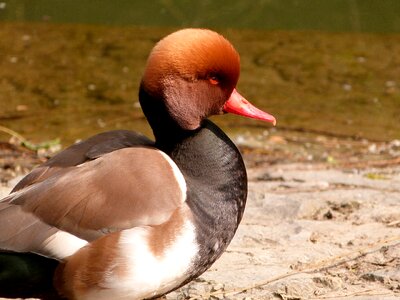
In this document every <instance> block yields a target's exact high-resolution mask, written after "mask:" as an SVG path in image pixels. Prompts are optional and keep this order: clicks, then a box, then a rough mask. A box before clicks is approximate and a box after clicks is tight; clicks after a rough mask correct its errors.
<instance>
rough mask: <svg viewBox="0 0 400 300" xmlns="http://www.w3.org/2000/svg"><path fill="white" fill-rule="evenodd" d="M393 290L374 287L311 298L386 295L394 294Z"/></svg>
mask: <svg viewBox="0 0 400 300" xmlns="http://www.w3.org/2000/svg"><path fill="white" fill-rule="evenodd" d="M392 294H393V293H391V292H376V291H375V290H373V289H368V290H363V291H358V292H354V293H349V294H344V295H333V296H318V297H313V298H310V299H335V298H348V297H355V296H385V295H392Z"/></svg>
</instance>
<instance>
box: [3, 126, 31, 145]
mask: <svg viewBox="0 0 400 300" xmlns="http://www.w3.org/2000/svg"><path fill="white" fill-rule="evenodd" d="M0 131H3V132H5V133H7V134H9V135H11V136H12V137H15V138H17V139H18V140H19V141H20V143H21V144H24V143H26V142H27V141H28V140H27V139H26V138H24V137H23V136H22V135H20V134H19V133H18V132H15V131H14V130H12V129H10V128H7V127H4V126H1V125H0Z"/></svg>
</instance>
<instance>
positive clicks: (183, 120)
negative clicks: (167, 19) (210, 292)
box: [0, 28, 276, 300]
mask: <svg viewBox="0 0 400 300" xmlns="http://www.w3.org/2000/svg"><path fill="white" fill-rule="evenodd" d="M239 74H240V58H239V54H238V52H237V51H236V50H235V48H234V47H233V46H232V44H231V43H230V42H229V41H228V40H227V39H226V38H225V37H223V36H222V35H221V34H219V33H217V32H215V31H212V30H209V29H199V28H188V29H181V30H178V31H176V32H173V33H171V34H169V35H167V36H166V37H164V38H163V39H161V40H160V41H159V42H158V43H157V44H156V45H155V46H154V48H153V49H152V51H151V52H150V55H149V57H148V60H147V65H146V67H145V70H144V74H143V77H142V80H141V82H140V88H139V102H140V105H141V108H142V110H143V113H144V115H145V117H146V118H147V121H148V123H149V125H150V127H151V129H152V131H153V135H154V140H152V139H150V138H148V137H146V136H144V135H142V134H141V133H137V132H134V131H129V130H114V131H108V132H103V133H99V134H97V135H95V136H92V137H90V138H88V139H86V140H83V141H80V142H78V143H76V144H74V145H72V146H70V147H68V148H66V149H65V150H63V151H61V152H59V153H58V154H56V155H55V156H53V157H52V158H50V159H49V160H48V161H47V162H45V163H43V164H42V165H40V166H38V167H36V168H35V169H33V171H31V173H29V174H28V175H26V176H25V177H24V178H23V179H22V180H21V181H20V182H19V183H18V184H17V185H16V186H15V187H14V189H13V190H12V191H11V193H10V194H9V195H7V196H6V197H5V198H4V199H2V200H1V202H0V249H1V251H0V266H1V265H3V268H4V262H8V265H10V264H12V262H13V261H15V260H18V263H19V264H21V265H23V266H24V268H25V269H29V270H33V271H37V272H39V271H40V270H41V269H45V272H42V274H44V275H40V276H39V277H40V278H41V279H43V278H45V280H47V282H46V284H43V285H42V286H43V287H46V288H48V287H50V286H51V287H52V288H54V290H55V291H56V294H57V295H58V296H59V297H61V298H66V299H84V300H90V299H96V300H101V299H155V298H159V297H162V296H164V295H166V294H168V293H170V292H171V291H173V290H176V289H177V288H179V287H181V286H183V285H185V284H187V283H188V282H190V281H191V280H193V279H195V278H197V277H198V276H200V275H201V274H202V273H204V272H205V271H206V270H207V269H208V268H209V267H210V266H211V265H212V264H213V263H214V262H215V261H216V260H217V259H218V258H219V257H220V256H221V254H222V253H223V252H224V250H225V249H226V248H227V246H228V245H229V243H230V241H231V240H232V238H233V236H234V234H235V232H236V230H237V228H238V225H239V223H240V221H241V219H242V216H243V212H244V209H245V205H246V199H247V175H246V168H245V164H244V162H243V158H242V156H241V154H240V152H239V150H238V148H237V147H236V146H235V144H234V143H233V142H232V141H231V140H230V139H229V137H228V136H227V135H226V134H225V133H224V132H223V131H222V130H221V129H220V128H219V127H218V126H217V125H216V124H214V123H213V122H212V121H210V120H209V119H208V118H209V117H210V116H213V115H223V114H226V113H233V114H236V115H241V116H244V117H248V118H253V119H257V120H262V121H266V122H269V123H272V124H273V125H275V123H276V119H275V118H274V117H273V116H272V115H270V114H268V113H266V112H264V111H262V110H260V109H258V108H256V107H255V106H254V105H252V104H251V103H250V102H249V101H248V100H246V98H245V97H243V96H242V95H241V94H240V93H239V92H238V91H237V89H236V86H237V83H238V80H239ZM7 259H8V260H7ZM30 262H32V264H33V265H32V266H29V268H28V267H26V266H27V265H29V263H30ZM46 268H47V269H46ZM4 270H5V269H2V270H0V296H4V295H2V294H1V293H2V290H3V289H5V286H8V287H9V288H10V289H11V288H12V287H10V284H9V283H10V282H11V280H12V279H9V278H7V276H6V275H7V274H9V273H12V272H6V271H7V270H6V271H4ZM33 271H32V272H33ZM28 274H29V272H28ZM32 277H34V276H30V278H29V279H24V280H27V281H29V280H32ZM16 278H17V279H18V278H20V277H18V276H16ZM35 278H36V277H35ZM41 279H40V280H41ZM2 280H3V283H4V282H7V284H3V285H2V284H1V281H2ZM7 280H8V281H7ZM18 280H20V279H18ZM38 282H40V281H37V282H34V283H31V285H30V287H31V288H32V289H34V288H38V285H40V284H39V283H38ZM18 284H20V285H22V284H23V283H22V280H20V282H19V283H18ZM24 284H25V283H24ZM1 286H3V288H1ZM28 286H29V284H28ZM14 294H15V293H14ZM28 294H29V291H28ZM24 296H27V291H26V290H25V292H24ZM28 296H32V295H28Z"/></svg>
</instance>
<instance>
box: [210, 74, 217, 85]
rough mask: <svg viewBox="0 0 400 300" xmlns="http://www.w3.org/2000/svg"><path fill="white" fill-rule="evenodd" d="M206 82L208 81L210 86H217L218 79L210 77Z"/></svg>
mask: <svg viewBox="0 0 400 300" xmlns="http://www.w3.org/2000/svg"><path fill="white" fill-rule="evenodd" d="M208 81H210V83H211V84H213V85H217V84H219V79H218V77H217V76H211V77H209V78H208Z"/></svg>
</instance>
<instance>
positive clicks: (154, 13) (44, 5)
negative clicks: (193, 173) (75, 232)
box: [0, 0, 400, 32]
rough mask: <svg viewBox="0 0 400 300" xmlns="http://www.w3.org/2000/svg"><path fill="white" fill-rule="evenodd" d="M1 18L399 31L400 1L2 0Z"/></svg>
mask: <svg viewBox="0 0 400 300" xmlns="http://www.w3.org/2000/svg"><path fill="white" fill-rule="evenodd" d="M0 2H1V3H3V5H0V8H1V7H2V9H0V20H7V21H15V20H17V21H43V20H49V21H55V22H60V23H91V24H103V25H137V26H160V27H165V26H170V27H188V26H195V27H213V28H242V29H243V28H246V29H249V28H252V29H262V30H266V29H267V30H270V29H283V30H294V29H295V30H310V29H311V30H329V31H340V32H343V31H346V32H349V31H350V32H400V1H398V0H253V1H242V0H235V1H218V0H217V1H216V0H205V1H190V0H159V1H132V0H118V1H109V0H85V1H81V0H68V1H65V0H2V1H0Z"/></svg>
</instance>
